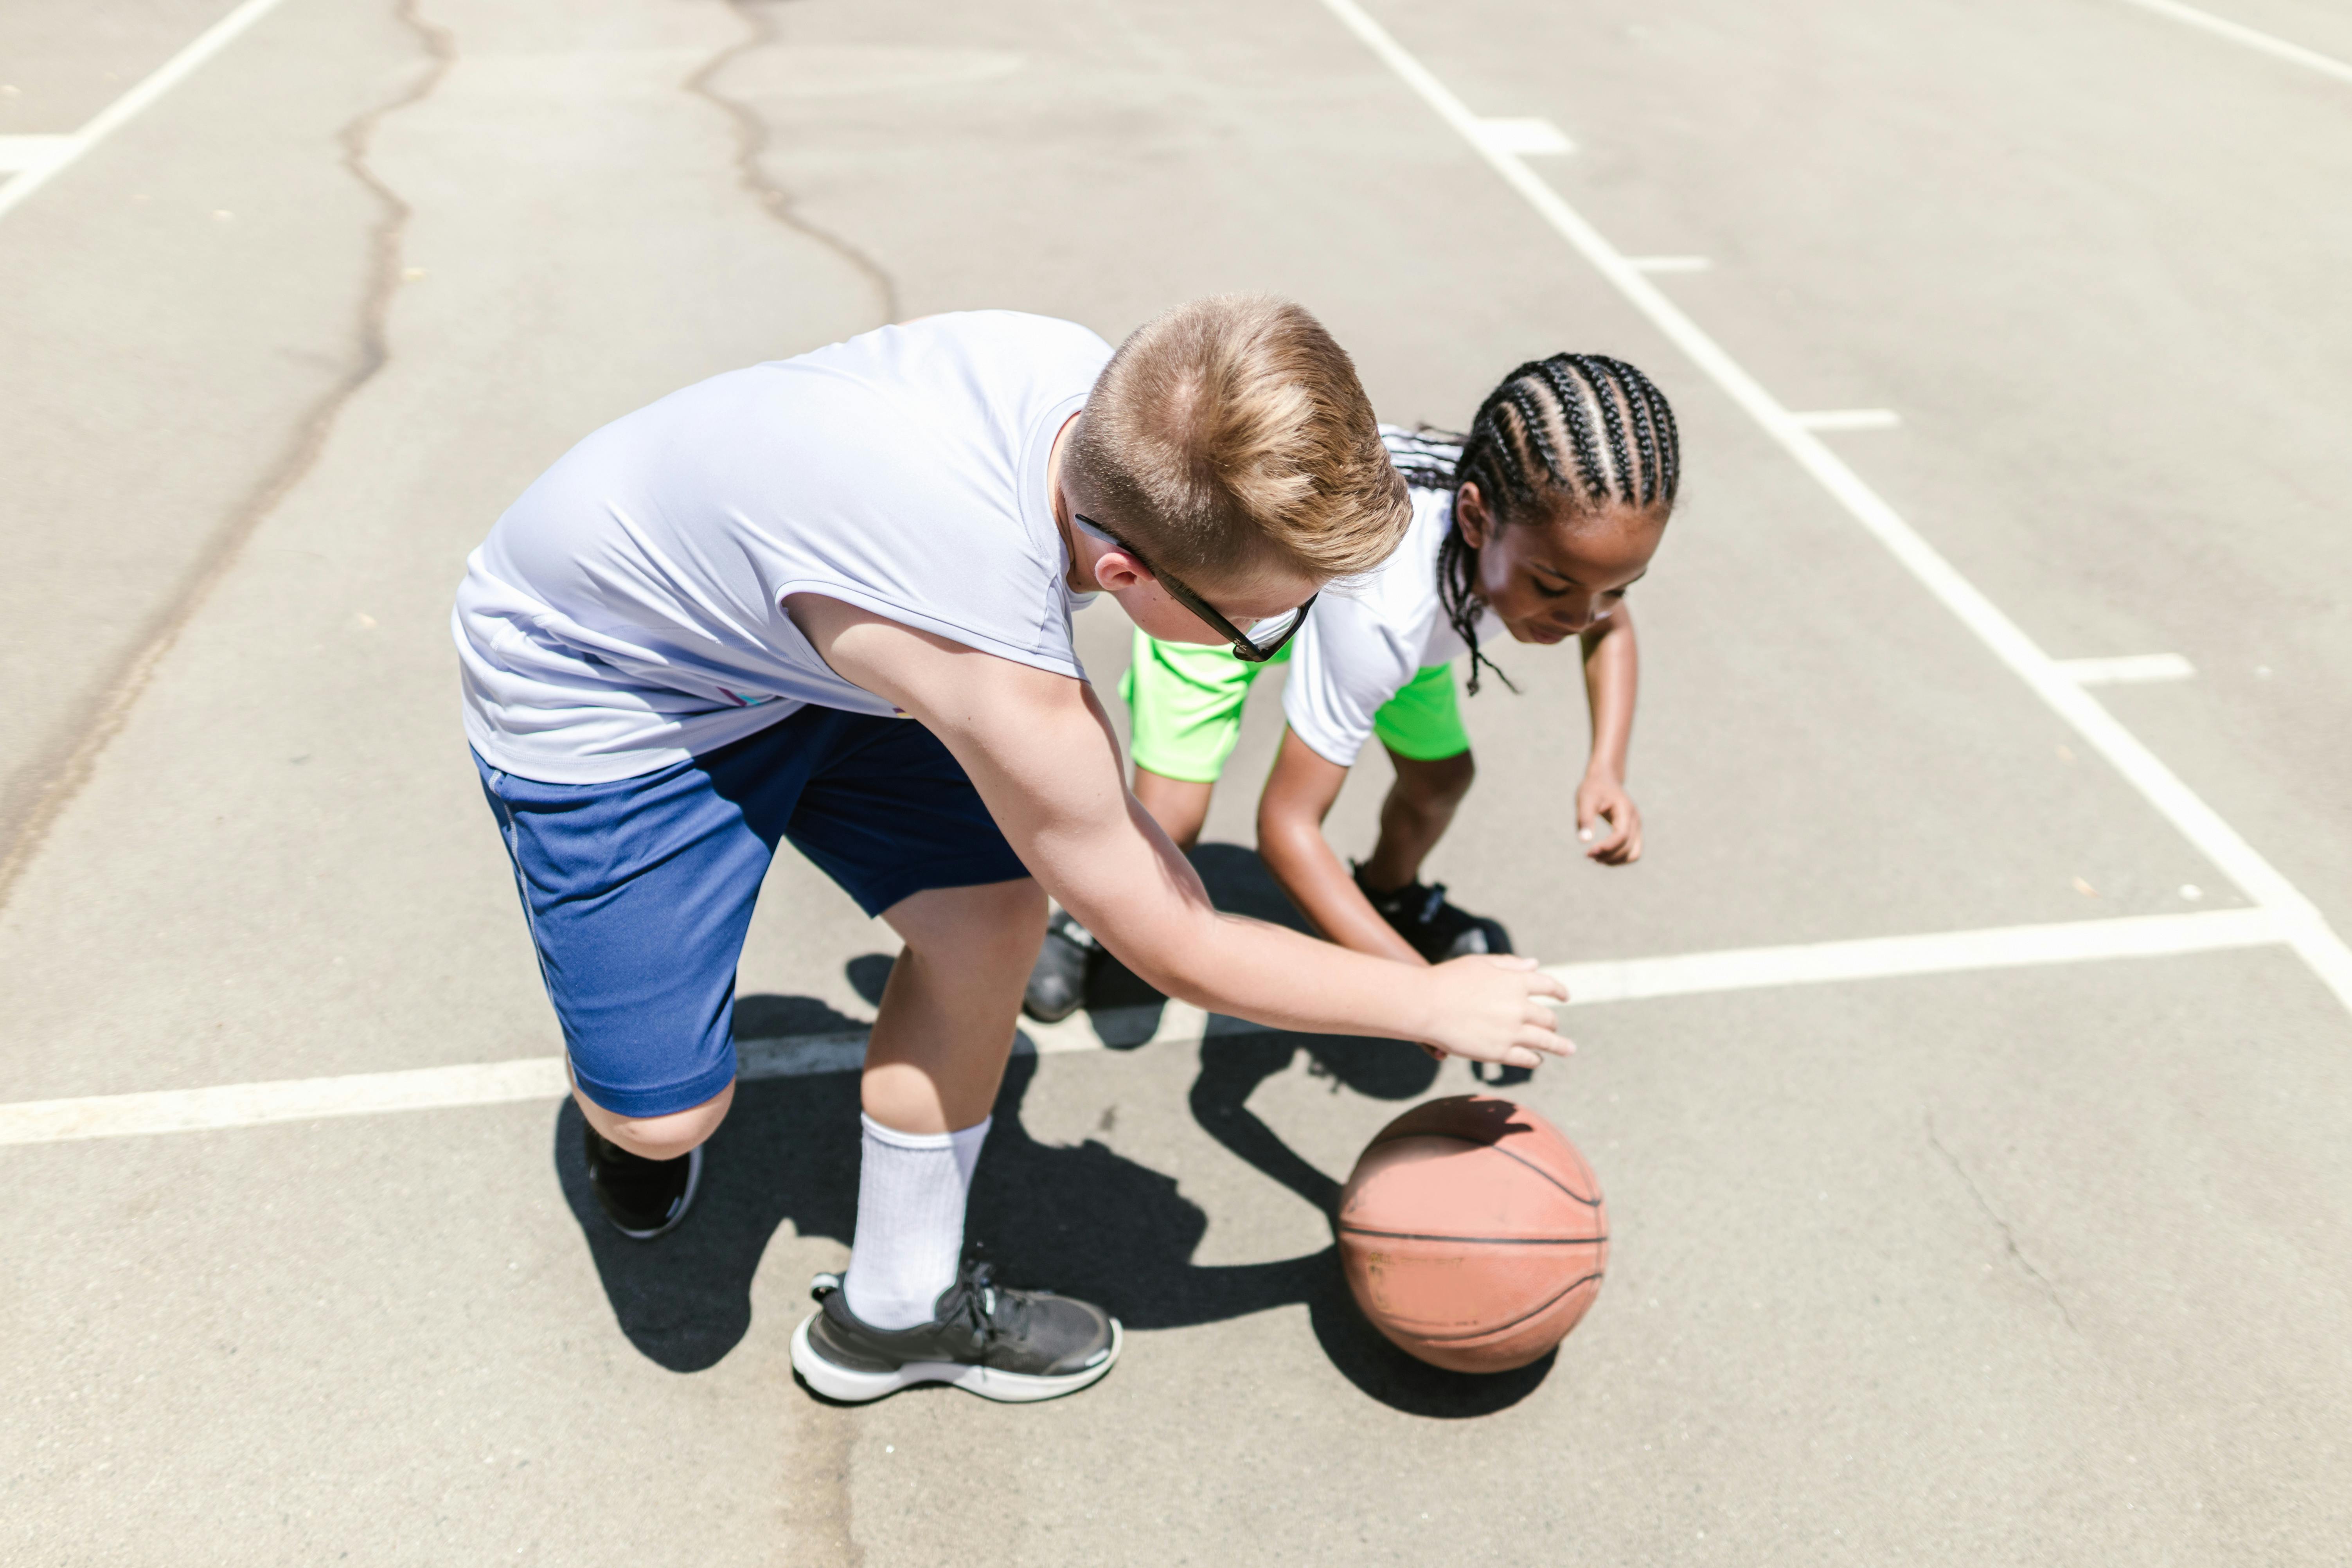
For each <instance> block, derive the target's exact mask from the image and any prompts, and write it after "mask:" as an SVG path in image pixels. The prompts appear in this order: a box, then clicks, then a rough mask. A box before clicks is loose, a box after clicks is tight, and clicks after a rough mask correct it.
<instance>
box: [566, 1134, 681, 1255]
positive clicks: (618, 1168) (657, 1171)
mask: <svg viewBox="0 0 2352 1568" xmlns="http://www.w3.org/2000/svg"><path fill="white" fill-rule="evenodd" d="M580 1131H582V1132H583V1134H584V1135H585V1136H584V1137H583V1139H582V1140H581V1142H582V1143H583V1145H584V1146H585V1147H586V1149H587V1152H588V1184H589V1185H590V1186H592V1187H593V1188H595V1189H596V1202H597V1204H598V1205H601V1206H602V1207H603V1209H604V1217H605V1218H606V1219H609V1220H611V1221H612V1222H613V1227H614V1229H616V1230H618V1231H619V1232H620V1233H621V1234H622V1235H623V1236H625V1237H628V1238H629V1239H630V1240H632V1241H651V1240H652V1239H653V1238H654V1237H657V1236H660V1235H662V1234H663V1233H665V1232H667V1231H670V1230H674V1229H676V1228H677V1222H678V1221H680V1220H682V1219H684V1218H685V1217H686V1211H687V1207H688V1205H690V1204H692V1203H693V1202H694V1189H695V1188H696V1187H698V1186H699V1185H701V1184H702V1151H701V1150H700V1149H699V1148H697V1149H695V1150H693V1151H691V1152H688V1153H684V1154H680V1155H679V1156H678V1157H677V1159H675V1160H648V1159H646V1157H645V1156H644V1155H642V1154H632V1153H630V1152H628V1151H627V1150H626V1149H624V1148H622V1147H621V1146H620V1145H619V1144H618V1143H615V1142H613V1141H612V1140H610V1139H608V1138H606V1137H604V1135H603V1134H602V1133H600V1132H598V1131H596V1130H595V1129H594V1128H593V1127H591V1126H589V1125H588V1124H587V1123H586V1122H584V1121H583V1122H582V1123H581V1124H580Z"/></svg>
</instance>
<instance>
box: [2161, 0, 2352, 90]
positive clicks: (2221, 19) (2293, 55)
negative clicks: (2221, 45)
mask: <svg viewBox="0 0 2352 1568" xmlns="http://www.w3.org/2000/svg"><path fill="white" fill-rule="evenodd" d="M2123 3H2124V4H2125V5H2137V6H2138V7H2139V8H2140V9H2141V10H2143V11H2153V12H2155V13H2156V14H2157V15H2158V16H2169V17H2171V18H2172V19H2173V20H2174V21H2176V22H2179V23H2180V24H2181V25H2182V26H2189V27H2195V28H2197V29H2198V30H2199V31H2200V32H2206V33H2210V34H2212V35H2213V36H2214V37H2217V38H2227V39H2229V40H2230V42H2231V43H2233V44H2239V45H2242V46H2243V47H2247V48H2250V49H2253V50H2255V51H2257V52H2259V53H2262V54H2265V55H2268V56H2270V57H2271V58H2273V59H2281V60H2285V61H2286V62H2288V63H2289V64H2290V65H2298V66H2301V67H2303V68H2305V70H2315V71H2317V72H2318V73H2319V74H2320V75H2322V76H2332V77H2334V78H2335V79H2336V80H2337V81H2343V82H2352V65H2347V64H2345V63H2344V62H2343V61H2342V60H2339V59H2337V58H2335V57H2334V56H2332V55H2323V54H2321V53H2320V52H2319V51H2318V50H2316V49H2306V48H2305V47H2303V46H2302V45H2301V44H2290V43H2288V42H2287V41H2286V40H2285V39H2284V38H2281V37H2273V35H2271V34H2269V33H2262V32H2257V31H2255V30H2254V29H2253V28H2252V27H2249V26H2246V25H2245V24H2244V23H2242V22H2232V21H2231V20H2230V19H2229V18H2228V17H2227V16H2215V15H2213V13H2212V12H2210V11H2200V10H2199V9H2198V8H2197V7H2196V6H2194V5H2181V4H2180V3H2179V0H2123Z"/></svg>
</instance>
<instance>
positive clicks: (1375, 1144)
mask: <svg viewBox="0 0 2352 1568" xmlns="http://www.w3.org/2000/svg"><path fill="white" fill-rule="evenodd" d="M1431 1103H1433V1104H1434V1103H1435V1102H1434V1101H1432V1102H1431ZM1560 1136H1561V1137H1562V1139H1563V1140H1565V1138H1566V1137H1567V1134H1566V1133H1562V1134H1561V1135H1560ZM1397 1138H1450V1139H1452V1140H1453V1141H1454V1142H1456V1143H1467V1144H1469V1145H1470V1146H1471V1147H1473V1148H1475V1149H1491V1150H1493V1151H1494V1152H1496V1153H1497V1154H1500V1155H1501V1156H1503V1158H1505V1159H1506V1160H1516V1161H1517V1162H1518V1163H1520V1164H1522V1165H1525V1166H1526V1167H1527V1168H1528V1170H1530V1171H1533V1172H1534V1173H1536V1174H1537V1175H1538V1176H1541V1177H1542V1178H1543V1179H1544V1180H1545V1181H1547V1182H1549V1183H1550V1184H1552V1185H1553V1186H1555V1187H1558V1188H1559V1190H1560V1191H1561V1192H1563V1193H1566V1194H1568V1195H1569V1196H1570V1197H1571V1198H1574V1199H1575V1200H1576V1201H1577V1202H1578V1203H1580V1204H1582V1205H1584V1206H1585V1207H1586V1208H1589V1209H1597V1208H1599V1207H1600V1206H1601V1200H1600V1199H1599V1198H1588V1197H1586V1196H1585V1195H1584V1194H1582V1193H1580V1192H1578V1191H1577V1190H1576V1189H1575V1188H1574V1187H1571V1186H1570V1185H1569V1184H1567V1183H1566V1182H1563V1181H1561V1180H1560V1179H1559V1177H1558V1176H1555V1175H1553V1174H1552V1173H1550V1172H1549V1171H1547V1170H1545V1169H1544V1168H1543V1167H1542V1166H1541V1165H1538V1164H1537V1163H1535V1162H1534V1161H1532V1160H1529V1159H1526V1158H1523V1157H1522V1156H1520V1155H1517V1154H1514V1153H1512V1152H1510V1151H1509V1150H1508V1149H1506V1148H1504V1147H1503V1146H1502V1145H1501V1144H1500V1143H1481V1142H1478V1141H1477V1140H1476V1139H1475V1138H1465V1137H1463V1136H1462V1134H1460V1133H1459V1132H1421V1131H1413V1132H1400V1133H1398V1134H1397V1135H1396V1138H1391V1137H1389V1136H1388V1135H1387V1134H1386V1133H1385V1132H1383V1133H1382V1134H1381V1136H1380V1137H1377V1138H1375V1139H1373V1140H1372V1141H1371V1142H1370V1143H1369V1144H1367V1145H1366V1146H1365V1152H1367V1153H1369V1152H1370V1151H1372V1150H1374V1149H1377V1148H1379V1147H1380V1146H1381V1144H1383V1143H1393V1142H1396V1139H1397Z"/></svg>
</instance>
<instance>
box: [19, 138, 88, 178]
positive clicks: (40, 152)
mask: <svg viewBox="0 0 2352 1568" xmlns="http://www.w3.org/2000/svg"><path fill="white" fill-rule="evenodd" d="M80 146H81V138H80V137H79V136H0V174H31V173H32V172H33V171H35V170H37V169H46V168H47V167H48V166H49V165H50V164H52V163H56V162H58V160H59V159H61V158H66V157H69V156H71V155H72V154H73V153H74V152H76V151H77V150H78V149H79V147H80Z"/></svg>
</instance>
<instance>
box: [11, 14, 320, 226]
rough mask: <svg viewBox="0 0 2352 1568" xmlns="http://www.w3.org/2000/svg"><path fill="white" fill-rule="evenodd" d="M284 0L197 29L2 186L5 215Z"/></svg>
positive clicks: (224, 17)
mask: <svg viewBox="0 0 2352 1568" xmlns="http://www.w3.org/2000/svg"><path fill="white" fill-rule="evenodd" d="M279 3H280V0H245V4H244V5H239V6H238V7H237V8H236V10H234V11H231V12H230V13H229V14H228V15H227V16H223V17H222V18H221V19H220V20H219V21H217V22H215V23H214V24H213V25H212V26H209V27H206V28H205V30H204V31H203V32H201V33H199V34H197V35H196V37H195V38H194V41H193V42H191V43H190V44H189V45H188V46H187V47H185V48H184V49H182V50H181V51H180V52H179V53H178V54H176V55H173V57H172V58H170V59H168V60H165V61H164V62H163V64H162V65H160V66H157V67H156V68H154V69H153V70H152V71H150V72H149V73H148V74H147V76H146V78H145V79H143V80H142V81H141V82H140V84H139V85H138V86H137V87H134V88H132V89H131V90H130V91H129V92H126V93H124V94H123V95H122V96H121V98H118V99H116V100H114V101H113V102H112V103H110V104H108V105H107V106H106V107H105V108H104V109H101V110H99V111H98V112H97V113H96V114H94V115H92V116H91V117H90V120H89V123H88V124H87V125H84V126H83V127H82V128H81V129H80V130H79V131H77V132H74V133H73V134H72V135H70V136H61V137H58V138H55V139H54V140H57V141H59V142H65V143H66V144H67V145H66V146H64V147H63V148H62V149H58V150H55V151H54V153H53V155H52V156H51V157H50V158H49V160H48V162H47V163H41V164H39V165H37V166H36V167H32V168H29V169H26V171H25V172H24V173H23V174H17V175H16V177H14V178H13V179H11V180H9V182H8V183H7V184H5V185H0V217H5V216H7V215H8V214H9V213H10V212H12V211H14V210H15V209H16V206H17V205H19V204H21V203H22V202H23V201H24V200H25V199H26V197H28V196H30V195H32V194H33V193H34V192H35V191H37V190H39V189H40V188H41V187H42V186H43V185H46V184H48V183H49V182H50V181H51V180H53V179H55V178H56V177H57V176H58V174H60V173H62V172H63V171H65V170H66V169H68V168H70V167H71V166H72V165H73V164H74V163H76V162H77V161H78V160H79V158H80V157H81V155H82V154H83V153H87V152H89V150H90V149H91V148H92V147H95V146H97V145H98V144H99V143H100V142H103V141H105V140H106V139H107V138H108V137H109V136H111V135H113V134H114V133H115V132H117V131H120V130H121V129H122V127H123V126H125V125H127V124H129V123H130V122H131V120H132V119H134V118H135V117H136V116H137V115H138V114H139V112H140V111H141V110H144V109H146V108H147V107H148V106H149V105H150V104H152V103H153V102H154V101H155V100H157V99H159V98H161V97H163V95H164V94H165V93H167V92H169V91H171V90H172V89H173V88H175V87H177V86H179V85H180V83H181V82H182V81H184V80H185V79H187V78H188V76H189V75H190V74H191V73H193V72H194V70H195V68H197V67H198V66H201V65H203V64H204V63H205V61H206V60H208V59H210V58H213V57H214V56H215V55H216V54H218V53H220V52H221V50H223V49H225V48H226V47H228V46H229V45H230V44H231V43H232V42H234V41H235V39H236V36H237V35H238V34H240V33H242V32H244V31H245V30H246V29H247V27H250V26H253V25H254V24H255V23H256V22H258V21H260V20H261V18H262V17H264V16H268V14H269V13H270V12H272V11H274V10H276V9H277V8H278V5H279Z"/></svg>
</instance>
